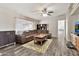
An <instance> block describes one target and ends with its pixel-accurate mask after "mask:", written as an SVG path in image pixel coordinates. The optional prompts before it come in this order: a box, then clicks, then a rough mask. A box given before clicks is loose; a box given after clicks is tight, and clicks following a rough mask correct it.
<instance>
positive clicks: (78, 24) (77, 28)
mask: <svg viewBox="0 0 79 59" xmlns="http://www.w3.org/2000/svg"><path fill="white" fill-rule="evenodd" d="M75 33H76V34H79V22H76V23H75Z"/></svg>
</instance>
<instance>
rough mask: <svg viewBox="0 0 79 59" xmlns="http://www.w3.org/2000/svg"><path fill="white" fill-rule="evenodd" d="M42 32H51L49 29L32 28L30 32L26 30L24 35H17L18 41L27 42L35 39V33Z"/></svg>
mask: <svg viewBox="0 0 79 59" xmlns="http://www.w3.org/2000/svg"><path fill="white" fill-rule="evenodd" d="M40 33H49V31H48V30H31V31H29V32H26V31H24V32H23V34H22V35H16V42H17V43H26V42H29V41H32V40H33V39H34V35H37V34H40Z"/></svg>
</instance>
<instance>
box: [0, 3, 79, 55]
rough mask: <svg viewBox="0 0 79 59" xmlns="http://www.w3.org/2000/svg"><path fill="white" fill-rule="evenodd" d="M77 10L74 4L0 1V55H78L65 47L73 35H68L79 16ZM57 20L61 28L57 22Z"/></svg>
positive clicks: (78, 8) (77, 7)
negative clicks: (62, 21) (0, 2)
mask: <svg viewBox="0 0 79 59" xmlns="http://www.w3.org/2000/svg"><path fill="white" fill-rule="evenodd" d="M62 10H63V11H62ZM78 10H79V5H78V3H19V4H18V3H2V4H0V19H1V20H0V55H1V56H63V55H66V56H76V55H78V51H76V50H74V49H70V48H68V47H69V45H70V43H69V42H72V39H71V36H72V38H73V36H74V35H71V32H73V33H74V30H75V28H74V27H75V26H74V20H75V19H78V18H79V16H78V15H79V11H78ZM61 20H64V25H63V26H64V27H63V28H64V29H62V28H61V23H60V24H58V21H61ZM77 22H78V20H77ZM59 25H60V29H58V27H59ZM72 25H73V26H72ZM72 43H73V44H74V41H73V42H72ZM78 43H79V42H78ZM66 45H67V46H66ZM70 47H71V46H70ZM78 49H79V48H78V47H77V50H78Z"/></svg>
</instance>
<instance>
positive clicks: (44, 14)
mask: <svg viewBox="0 0 79 59" xmlns="http://www.w3.org/2000/svg"><path fill="white" fill-rule="evenodd" d="M37 11H38V12H39V11H40V12H39V13H40V15H42V16H51V15H52V13H54V12H53V11H51V10H48V8H43V9H42V10H37Z"/></svg>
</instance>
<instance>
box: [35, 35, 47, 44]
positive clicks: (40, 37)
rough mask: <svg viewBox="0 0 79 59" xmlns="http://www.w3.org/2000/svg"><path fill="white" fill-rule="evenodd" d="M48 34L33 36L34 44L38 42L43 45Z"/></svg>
mask: <svg viewBox="0 0 79 59" xmlns="http://www.w3.org/2000/svg"><path fill="white" fill-rule="evenodd" d="M47 35H48V34H38V35H35V36H34V43H36V42H40V43H41V45H42V44H43V41H45V40H46V37H47Z"/></svg>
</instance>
